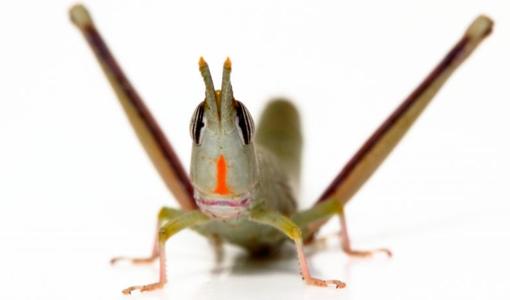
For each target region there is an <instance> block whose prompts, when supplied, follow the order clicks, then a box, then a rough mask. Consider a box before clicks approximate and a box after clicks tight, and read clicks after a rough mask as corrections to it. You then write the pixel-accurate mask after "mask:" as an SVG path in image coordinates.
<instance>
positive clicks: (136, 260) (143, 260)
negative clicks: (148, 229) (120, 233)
mask: <svg viewBox="0 0 510 300" xmlns="http://www.w3.org/2000/svg"><path fill="white" fill-rule="evenodd" d="M159 227H160V222H159V221H158V224H157V225H156V234H155V238H154V245H153V246H152V253H151V255H150V256H149V257H127V256H116V257H114V258H112V259H110V264H112V265H114V264H116V263H118V262H119V261H123V260H127V261H129V262H130V263H132V264H135V265H139V264H140V265H141V264H150V263H152V262H153V261H155V260H156V259H157V258H158V257H159V253H160V252H159V251H160V250H159V239H158V231H159Z"/></svg>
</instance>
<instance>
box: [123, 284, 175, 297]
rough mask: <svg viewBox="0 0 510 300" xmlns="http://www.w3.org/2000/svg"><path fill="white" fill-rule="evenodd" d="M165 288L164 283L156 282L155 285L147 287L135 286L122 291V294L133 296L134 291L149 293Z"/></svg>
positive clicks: (147, 285)
mask: <svg viewBox="0 0 510 300" xmlns="http://www.w3.org/2000/svg"><path fill="white" fill-rule="evenodd" d="M163 286H165V283H164V282H155V283H151V284H146V285H134V286H131V287H128V288H127V289H124V290H122V293H123V294H124V295H131V292H132V291H136V290H139V291H140V292H148V291H153V290H157V289H161V288H163Z"/></svg>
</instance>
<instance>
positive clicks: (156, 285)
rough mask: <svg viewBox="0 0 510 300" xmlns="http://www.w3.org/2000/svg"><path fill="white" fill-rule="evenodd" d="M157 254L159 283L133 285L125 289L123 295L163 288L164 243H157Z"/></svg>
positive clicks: (165, 279)
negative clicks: (135, 291)
mask: <svg viewBox="0 0 510 300" xmlns="http://www.w3.org/2000/svg"><path fill="white" fill-rule="evenodd" d="M158 245H159V246H158V247H157V248H158V252H159V281H158V282H155V283H151V284H145V285H134V286H131V287H128V288H127V289H124V290H122V293H123V294H124V295H129V294H131V292H132V291H134V290H140V292H148V291H153V290H157V289H161V288H163V286H164V285H165V283H166V282H167V278H166V255H165V243H164V242H163V243H158Z"/></svg>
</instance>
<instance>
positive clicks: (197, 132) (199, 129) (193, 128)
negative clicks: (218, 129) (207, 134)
mask: <svg viewBox="0 0 510 300" xmlns="http://www.w3.org/2000/svg"><path fill="white" fill-rule="evenodd" d="M204 128H205V119H204V102H202V103H200V104H199V105H198V106H197V108H196V109H195V112H194V113H193V116H192V117H191V123H190V124H189V131H190V134H191V138H192V139H193V142H194V143H195V144H197V145H200V144H201V143H202V136H203V132H204Z"/></svg>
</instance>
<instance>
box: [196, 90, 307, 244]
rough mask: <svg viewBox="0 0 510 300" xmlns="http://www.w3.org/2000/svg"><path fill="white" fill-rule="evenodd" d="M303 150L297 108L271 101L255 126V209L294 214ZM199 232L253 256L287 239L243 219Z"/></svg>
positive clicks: (211, 224) (220, 222)
mask: <svg viewBox="0 0 510 300" xmlns="http://www.w3.org/2000/svg"><path fill="white" fill-rule="evenodd" d="M301 149H302V137H301V125H300V120H299V114H298V111H297V109H296V108H295V106H294V105H293V104H292V103H290V102H288V101H286V100H282V99H277V100H273V101H271V102H270V103H269V104H268V105H267V107H266V108H265V110H264V112H263V113H262V116H261V119H260V121H259V123H258V124H257V127H256V134H255V153H256V157H257V165H258V168H259V183H258V184H257V186H256V188H255V192H254V197H255V199H254V203H256V205H255V206H254V207H252V208H251V209H252V210H257V209H261V208H264V209H266V210H269V211H278V212H280V213H282V214H283V215H285V216H287V217H292V216H294V215H295V213H296V212H297V194H298V188H299V178H300V168H301ZM196 230H197V231H198V232H200V233H201V234H204V235H207V236H210V235H215V236H218V237H220V238H221V239H222V240H225V241H227V242H229V243H232V244H235V245H239V246H241V247H243V248H245V249H246V250H248V251H249V252H250V253H254V254H255V253H261V252H266V251H271V250H273V249H274V248H275V247H277V246H279V245H280V244H281V243H282V242H283V241H284V240H285V239H286V236H285V235H284V234H283V233H282V232H281V231H279V230H277V229H275V228H274V227H270V226H267V225H263V224H258V223H254V222H253V221H249V220H248V219H247V218H244V217H241V218H239V219H233V220H215V221H211V222H208V223H207V224H204V225H201V226H199V227H197V228H196Z"/></svg>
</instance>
